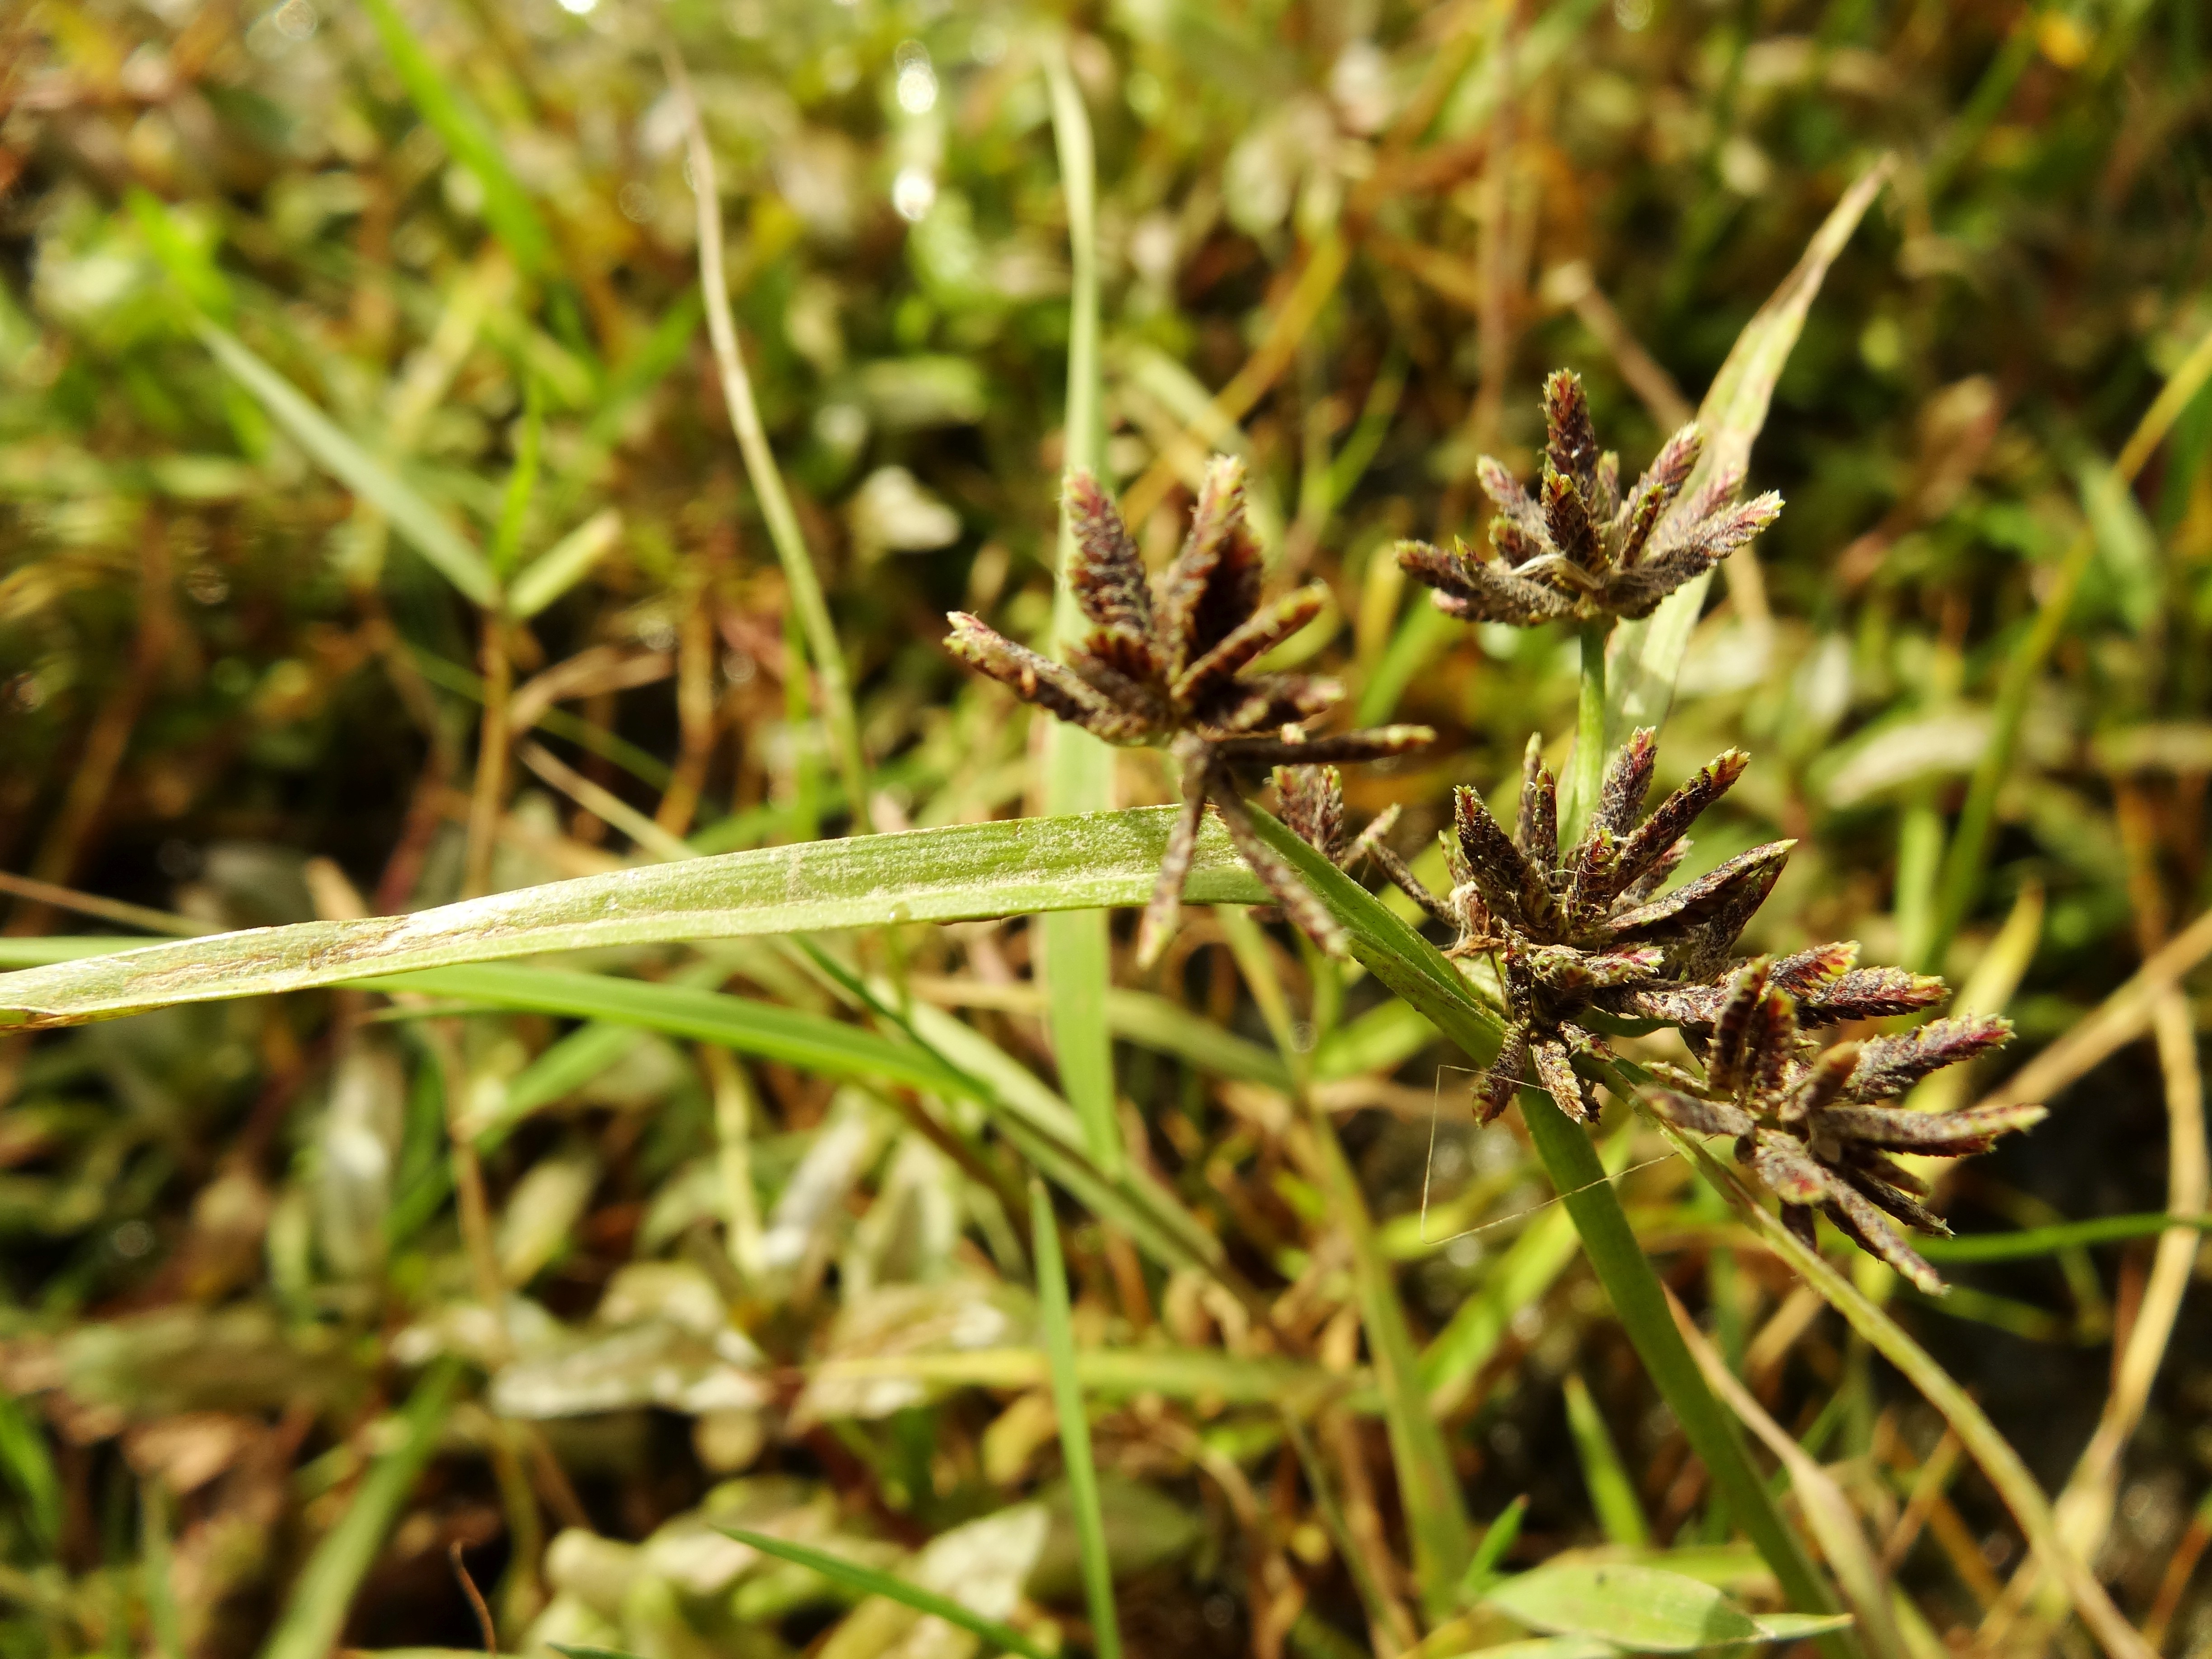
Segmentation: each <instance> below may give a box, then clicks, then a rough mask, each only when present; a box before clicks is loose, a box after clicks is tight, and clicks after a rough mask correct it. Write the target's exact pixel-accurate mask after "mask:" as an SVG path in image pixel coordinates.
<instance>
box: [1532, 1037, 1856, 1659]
mask: <svg viewBox="0 0 2212 1659" xmlns="http://www.w3.org/2000/svg"><path fill="white" fill-rule="evenodd" d="M1608 1081H1611V1079H1608ZM1615 1092H1616V1093H1619V1094H1620V1095H1621V1096H1622V1097H1623V1098H1627V1097H1628V1096H1629V1095H1630V1094H1631V1093H1632V1090H1631V1089H1630V1086H1629V1085H1628V1084H1627V1083H1626V1080H1622V1081H1620V1083H1619V1084H1618V1085H1616V1087H1615ZM1521 1120H1522V1122H1524V1123H1526V1124H1527V1125H1528V1138H1529V1139H1531V1140H1533V1141H1534V1143H1535V1146H1536V1153H1537V1156H1538V1157H1540V1158H1542V1159H1543V1160H1544V1169H1545V1170H1546V1172H1547V1174H1548V1175H1549V1176H1551V1178H1552V1186H1553V1190H1554V1191H1556V1192H1558V1193H1559V1194H1560V1195H1561V1198H1562V1199H1563V1200H1564V1201H1565V1205H1566V1207H1567V1213H1568V1214H1570V1215H1571V1216H1572V1217H1574V1218H1575V1230H1576V1231H1577V1232H1579V1233H1580V1234H1581V1235H1582V1239H1583V1254H1585V1255H1588V1256H1589V1263H1590V1267H1591V1268H1592V1269H1593V1270H1594V1271H1595V1273H1596V1274H1597V1276H1598V1282H1599V1283H1600V1284H1601V1285H1604V1286H1605V1292H1606V1295H1607V1297H1608V1298H1610V1299H1611V1301H1612V1303H1613V1314H1614V1316H1615V1317H1617V1318H1618V1319H1619V1320H1620V1325H1621V1328H1622V1329H1623V1330H1625V1331H1626V1332H1627V1333H1628V1340H1629V1341H1630V1342H1631V1343H1632V1344H1633V1345H1634V1346H1635V1348H1636V1352H1637V1356H1638V1358H1640V1359H1642V1360H1643V1362H1644V1370H1646V1371H1648V1372H1650V1376H1651V1381H1652V1383H1653V1384H1654V1385H1655V1386H1656V1388H1657V1389H1658V1390H1659V1393H1660V1395H1661V1396H1662V1398H1663V1399H1664V1400H1665V1401H1667V1404H1668V1407H1671V1408H1672V1409H1673V1411H1674V1420H1675V1421H1676V1422H1678V1423H1680V1425H1682V1433H1683V1435H1684V1436H1685V1437H1686V1438H1687V1439H1688V1441H1689V1443H1690V1448H1691V1449H1692V1450H1693V1451H1694V1452H1696V1453H1697V1455H1699V1457H1700V1458H1702V1459H1703V1460H1704V1462H1705V1469H1706V1472H1707V1473H1708V1474H1711V1477H1712V1482H1713V1491H1714V1492H1716V1493H1717V1495H1718V1496H1719V1497H1720V1498H1722V1500H1723V1502H1725V1503H1726V1504H1728V1506H1729V1513H1730V1514H1732V1515H1734V1516H1736V1517H1737V1519H1738V1521H1739V1522H1740V1523H1741V1525H1742V1527H1743V1529H1744V1530H1745V1531H1746V1532H1747V1533H1749V1534H1751V1541H1752V1542H1753V1544H1754V1545H1756V1546H1757V1547H1758V1549H1759V1554H1760V1555H1761V1556H1763V1557H1764V1558H1765V1561H1766V1564H1767V1565H1769V1566H1770V1567H1771V1568H1773V1570H1774V1576H1775V1577H1777V1578H1778V1579H1779V1580H1780V1581H1781V1583H1782V1592H1783V1594H1784V1595H1785V1596H1787V1597H1788V1598H1789V1601H1790V1606H1791V1607H1796V1608H1797V1609H1799V1610H1800V1611H1802V1612H1806V1613H1832V1612H1834V1611H1835V1610H1836V1603H1835V1600H1834V1598H1833V1597H1832V1595H1829V1593H1828V1587H1827V1586H1826V1584H1825V1583H1822V1582H1821V1579H1820V1575H1819V1573H1818V1572H1816V1571H1814V1566H1813V1563H1812V1561H1811V1560H1810V1559H1808V1557H1807V1556H1806V1553H1805V1550H1804V1547H1803V1546H1802V1544H1800V1543H1799V1542H1798V1541H1797V1534H1796V1533H1794V1532H1792V1531H1790V1528H1789V1525H1788V1523H1787V1522H1784V1520H1783V1518H1782V1516H1781V1512H1780V1511H1779V1510H1777V1509H1776V1508H1775V1507H1774V1500H1773V1499H1772V1498H1771V1497H1770V1496H1769V1495H1768V1493H1767V1490H1766V1485H1765V1482H1764V1481H1763V1480H1760V1479H1759V1472H1758V1471H1757V1470H1756V1469H1754V1468H1753V1467H1752V1464H1751V1459H1750V1457H1749V1456H1748V1455H1747V1454H1746V1453H1745V1450H1744V1446H1743V1441H1742V1438H1741V1437H1740V1436H1739V1435H1738V1434H1737V1432H1736V1427H1735V1421H1734V1419H1731V1418H1730V1417H1729V1414H1728V1413H1727V1412H1726V1411H1725V1410H1724V1409H1723V1407H1722V1406H1721V1403H1720V1401H1717V1400H1716V1399H1715V1398H1714V1397H1713V1392H1712V1390H1711V1388H1709V1387H1707V1386H1706V1383H1705V1374H1704V1373H1703V1372H1702V1371H1700V1370H1699V1369H1698V1362H1697V1360H1696V1358H1693V1357H1692V1354H1691V1352H1690V1350H1689V1347H1688V1346H1687V1345H1686V1344H1685V1343H1684V1342H1683V1340H1682V1334H1681V1332H1680V1331H1678V1330H1676V1329H1675V1328H1674V1315H1673V1314H1672V1313H1670V1312H1669V1311H1668V1307H1667V1293H1666V1291H1664V1290H1662V1288H1661V1287H1660V1284H1659V1276H1658V1275H1657V1274H1656V1273H1653V1272H1652V1271H1651V1263H1650V1261H1649V1260H1648V1259H1647V1258H1646V1257H1645V1255H1644V1248H1643V1246H1642V1245H1640V1244H1638V1243H1637V1241H1636V1232H1635V1230H1634V1229H1633V1228H1632V1227H1631V1226H1630V1225H1629V1223H1628V1217H1627V1215H1626V1213H1625V1212H1623V1211H1622V1209H1621V1207H1620V1196H1619V1195H1618V1194H1616V1193H1615V1192H1614V1191H1613V1182H1612V1181H1611V1180H1610V1179H1609V1178H1608V1177H1607V1175H1606V1172H1605V1166H1604V1165H1603V1164H1600V1163H1599V1162H1598V1157H1597V1150H1596V1148H1595V1147H1594V1146H1591V1145H1590V1139H1589V1135H1588V1134H1587V1133H1584V1132H1583V1130H1582V1129H1581V1128H1579V1127H1577V1126H1576V1125H1575V1124H1573V1123H1571V1122H1569V1121H1567V1117H1566V1115H1565V1113H1563V1112H1562V1111H1560V1109H1559V1107H1558V1105H1557V1104H1555V1103H1553V1099H1552V1097H1551V1096H1549V1095H1548V1094H1546V1093H1545V1092H1544V1091H1542V1090H1541V1089H1523V1090H1522V1091H1521ZM1820 1645H1821V1648H1822V1650H1824V1651H1825V1652H1826V1653H1828V1654H1830V1655H1832V1656H1833V1655H1838V1654H1842V1653H1846V1652H1853V1651H1856V1650H1857V1644H1856V1643H1853V1642H1851V1641H1850V1639H1849V1638H1848V1636H1847V1635H1846V1634H1844V1633H1838V1634H1836V1635H1832V1636H1826V1637H1823V1638H1820Z"/></svg>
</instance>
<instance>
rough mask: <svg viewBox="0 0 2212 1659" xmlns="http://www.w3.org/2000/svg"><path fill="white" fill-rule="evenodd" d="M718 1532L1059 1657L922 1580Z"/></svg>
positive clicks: (997, 1639)
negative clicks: (916, 1581) (911, 1580)
mask: <svg viewBox="0 0 2212 1659" xmlns="http://www.w3.org/2000/svg"><path fill="white" fill-rule="evenodd" d="M716 1530H717V1531H719V1532H723V1533H726V1534H728V1535H729V1536H731V1537H732V1538H734V1539H736V1540H737V1541H738V1542H739V1543H741V1544H750V1545H751V1546H752V1547H753V1548H755V1549H757V1550H758V1551H759V1552H760V1553H762V1554H763V1555H772V1556H774V1557H775V1558H776V1559H778V1560H780V1561H789V1562H792V1563H793V1564H795V1565H799V1566H802V1567H807V1568H811V1570H813V1571H816V1572H818V1573H820V1574H821V1575H822V1576H823V1577H824V1578H827V1579H829V1581H830V1582H831V1583H836V1584H842V1585H843V1586H844V1587H845V1588H846V1589H850V1590H856V1591H858V1592H859V1593H860V1594H861V1595H881V1596H884V1597H886V1598H887V1599H889V1600H890V1601H897V1602H900V1603H902V1605H904V1606H906V1607H912V1608H914V1609H915V1612H917V1613H929V1614H932V1615H933V1616H934V1617H936V1618H939V1619H942V1620H945V1623H946V1624H948V1625H957V1626H959V1627H960V1628H961V1629H962V1630H964V1631H966V1632H969V1634H970V1635H972V1636H975V1637H978V1638H981V1640H982V1641H983V1642H984V1643H985V1644H987V1647H988V1648H989V1649H990V1650H993V1651H995V1652H1000V1653H1018V1654H1020V1655H1021V1656H1022V1659H1054V1656H1053V1653H1052V1650H1050V1649H1048V1648H1045V1647H1042V1646H1040V1645H1039V1644H1036V1643H1035V1642H1032V1641H1031V1640H1030V1638H1028V1637H1026V1636H1024V1635H1023V1634H1022V1633H1021V1632H1019V1631H1018V1630H1015V1629H1014V1628H1012V1626H1007V1625H1002V1624H1000V1623H999V1622H998V1620H995V1619H986V1618H983V1617H982V1616H981V1614H978V1613H971V1612H969V1610H968V1609H967V1608H966V1607H962V1606H961V1605H960V1603H958V1602H957V1601H954V1600H952V1598H951V1597H950V1596H947V1595H938V1594H937V1592H936V1591H934V1590H927V1589H922V1588H921V1585H919V1584H910V1583H907V1581H906V1580H905V1579H903V1578H898V1577H893V1576H892V1575H891V1574H890V1573H888V1572H882V1571H878V1570H877V1569H875V1568H873V1567H863V1566H857V1565H854V1563H852V1562H850V1561H847V1560H845V1559H842V1558H841V1557H838V1556H835V1555H830V1554H828V1553H825V1552H823V1551H821V1550H817V1549H810V1548H809V1547H807V1546H805V1545H804V1544H793V1543H789V1542H787V1541H785V1540H783V1539H781V1538H771V1537H769V1535H768V1534H766V1533H759V1532H746V1531H744V1530H743V1529H742V1528H737V1527H720V1528H716Z"/></svg>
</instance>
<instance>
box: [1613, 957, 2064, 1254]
mask: <svg viewBox="0 0 2212 1659" xmlns="http://www.w3.org/2000/svg"><path fill="white" fill-rule="evenodd" d="M1856 955H1857V947H1856V946H1842V945H1831V946H1826V947H1823V949H1822V950H1821V951H1820V952H1817V953H1816V952H1800V953H1799V954H1798V955H1797V956H1795V957H1784V958H1783V959H1782V960H1781V961H1780V962H1775V961H1772V960H1771V959H1769V958H1765V957H1761V958H1760V959H1759V960H1758V961H1755V962H1750V963H1745V964H1743V965H1742V966H1741V967H1739V968H1737V969H1735V971H1734V972H1732V973H1731V974H1730V975H1729V977H1728V979H1727V981H1726V982H1725V983H1724V984H1722V985H1718V986H1714V987H1708V988H1710V989H1711V990H1713V991H1714V992H1715V993H1717V994H1716V996H1715V997H1714V999H1713V1000H1712V1001H1711V1004H1710V1005H1709V1007H1708V1013H1709V1018H1708V1019H1707V1021H1706V1023H1705V1030H1704V1033H1703V1034H1702V1035H1701V1036H1699V1039H1698V1041H1699V1046H1701V1047H1702V1048H1703V1051H1704V1056H1705V1073H1704V1075H1703V1077H1701V1078H1699V1077H1692V1076H1690V1075H1688V1074H1687V1073H1680V1072H1676V1071H1674V1069H1673V1068H1671V1067H1668V1068H1664V1069H1665V1075H1666V1078H1667V1082H1668V1085H1670V1086H1668V1087H1664V1088H1657V1089H1653V1090H1650V1091H1647V1093H1646V1095H1645V1102H1646V1103H1647V1104H1648V1105H1649V1106H1650V1108H1651V1109H1653V1110H1654V1111H1656V1112H1657V1113H1658V1114H1659V1115H1660V1116H1662V1117H1663V1118H1665V1119H1667V1120H1668V1121H1669V1122H1671V1123H1673V1124H1674V1126H1675V1127H1678V1128H1680V1129H1685V1130H1687V1131H1689V1132H1690V1133H1693V1134H1706V1135H1714V1134H1725V1135H1732V1136H1734V1137H1735V1141H1736V1157H1737V1158H1738V1159H1739V1161H1741V1162H1742V1163H1744V1164H1748V1165H1749V1166H1750V1169H1751V1170H1752V1173H1753V1175H1755V1176H1758V1178H1759V1182H1761V1184H1762V1185H1764V1186H1765V1188H1767V1189H1768V1190H1769V1191H1770V1192H1771V1193H1773V1194H1775V1195H1776V1196H1777V1197H1778V1198H1779V1199H1781V1200H1782V1202H1783V1205H1784V1219H1785V1220H1787V1221H1789V1222H1790V1224H1791V1225H1792V1228H1793V1231H1796V1232H1797V1233H1798V1235H1799V1237H1808V1235H1809V1233H1810V1229H1811V1215H1812V1212H1813V1211H1814V1210H1816V1209H1817V1210H1819V1211H1820V1212H1821V1213H1823V1214H1825V1215H1826V1216H1827V1218H1829V1219H1830V1220H1831V1221H1832V1222H1833V1223H1835V1225H1836V1227H1837V1229H1838V1231H1840V1232H1842V1233H1843V1234H1844V1237H1847V1238H1850V1240H1852V1241H1853V1242H1854V1243H1857V1245H1858V1246H1859V1247H1860V1248H1861V1249H1864V1250H1866V1251H1868V1252H1869V1254H1871V1255H1876V1256H1879V1257H1880V1258H1881V1260H1882V1261H1886V1262H1887V1263H1888V1264H1889V1265H1890V1266H1891V1267H1894V1268H1895V1269H1896V1270H1897V1271H1898V1272H1899V1273H1902V1274H1904V1275H1905V1277H1906V1278H1907V1279H1911V1281H1912V1283H1914V1284H1915V1285H1918V1286H1919V1287H1920V1288H1921V1289H1922V1290H1923V1291H1928V1292H1929V1294H1930V1295H1937V1294H1941V1293H1942V1290H1943V1281H1942V1279H1941V1278H1939V1277H1938V1276H1937V1274H1936V1270H1935V1269H1934V1268H1933V1267H1929V1265H1928V1263H1927V1261H1925V1260H1924V1259H1923V1257H1922V1256H1921V1255H1920V1254H1919V1252H1917V1250H1915V1249H1913V1248H1912V1247H1911V1245H1910V1244H1909V1243H1906V1242H1905V1236H1904V1235H1903V1234H1902V1233H1900V1232H1899V1231H1898V1229H1897V1226H1896V1225H1895V1224H1896V1223H1899V1222H1903V1223H1904V1224H1905V1225H1907V1226H1910V1227H1915V1228H1917V1229H1919V1230H1920V1231H1923V1232H1938V1233H1940V1232H1944V1231H1948V1229H1947V1228H1946V1227H1945V1226H1944V1225H1943V1223H1942V1218H1940V1217H1938V1216H1936V1214H1935V1213H1933V1212H1931V1211H1929V1209H1928V1208H1927V1207H1926V1206H1924V1205H1923V1204H1922V1203H1921V1202H1920V1201H1919V1199H1918V1197H1917V1196H1916V1194H1921V1193H1923V1192H1924V1191H1925V1190H1926V1188H1925V1187H1924V1186H1923V1183H1922V1182H1920V1181H1919V1180H1918V1178H1917V1176H1914V1175H1913V1174H1912V1173H1911V1171H1910V1170H1907V1169H1906V1168H1905V1166H1904V1165H1903V1164H1899V1163H1897V1162H1896V1161H1895V1160H1894V1159H1893V1158H1892V1157H1891V1156H1890V1154H1891V1153H1892V1152H1910V1153H1913V1154H1916V1155H1917V1156H1921V1157H1928V1158H1964V1157H1967V1156H1970V1155H1972V1154H1973V1153H1976V1152H1986V1151H1988V1150H1989V1148H1990V1146H1992V1145H1993V1144H1994V1143H1995V1142H1996V1139H1997V1138H1998V1137H1999V1136H2001V1135H2007V1134H2011V1133H2016V1132H2017V1131H2019V1130H2021V1129H2025V1128H2027V1127H2030V1126H2031V1125H2033V1124H2035V1123H2037V1122H2039V1121H2041V1120H2042V1118H2043V1115H2044V1110H2043V1108H2042V1107H2040V1106H2025V1105H2008V1106H1987V1107H1983V1106H1977V1107H1969V1108H1967V1109H1964V1110H1960V1111H1950V1112H1916V1111H1910V1110H1906V1109H1901V1108H1899V1107H1896V1106H1891V1105H1887V1104H1884V1103H1885V1102H1887V1101H1892V1100H1894V1099H1896V1098H1897V1097H1899V1096H1900V1095H1902V1094H1903V1093H1904V1092H1905V1091H1906V1090H1907V1089H1909V1088H1911V1086H1912V1085H1913V1084H1915V1083H1917V1082H1918V1081H1919V1080H1920V1079H1923V1078H1924V1077H1926V1076H1928V1075H1929V1073H1933V1072H1936V1071H1939V1070H1941V1069H1942V1067H1944V1066H1950V1065H1954V1064H1956V1063H1957V1062H1959V1061H1960V1060H1969V1059H1972V1057H1973V1056H1975V1055H1977V1054H1986V1053H1987V1052H1989V1050H1990V1049H1991V1048H1996V1046H1997V1045H1998V1044H1999V1043H2002V1042H2004V1040H2005V1039H2006V1037H2007V1036H2008V1035H2009V1033H2010V1031H2011V1026H2010V1025H2009V1024H2008V1022H2006V1021H2004V1020H2002V1019H1995V1018H1988V1017H1984V1016H1966V1017H1962V1018H1955V1019H1939V1020H1935V1021H1932V1022H1931V1023H1929V1024H1927V1025H1923V1026H1922V1027H1920V1028H1919V1029H1918V1030H1915V1031H1911V1032H1908V1033H1906V1034H1905V1035H1904V1036H1893V1037H1875V1038H1871V1039H1869V1040H1868V1041H1866V1042H1838V1043H1837V1044H1835V1045H1834V1046H1832V1048H1826V1049H1822V1048H1820V1047H1819V1046H1818V1045H1817V1044H1816V1043H1815V1042H1814V1041H1813V1040H1812V1039H1810V1038H1808V1037H1807V1036H1805V1035H1804V1031H1803V1029H1802V1024H1801V1022H1800V1019H1799V1017H1798V1012H1799V1006H1798V1003H1797V1000H1796V998H1795V997H1794V996H1792V995H1791V994H1790V989H1789V988H1788V987H1790V984H1792V983H1796V984H1806V983H1808V982H1810V983H1812V984H1814V985H1816V986H1822V987H1832V986H1833V985H1834V984H1836V983H1838V982H1839V981H1842V980H1844V979H1848V978H1849V977H1850V974H1851V972H1852V971H1854V970H1852V969H1850V968H1849V967H1848V965H1847V964H1848V963H1850V961H1851V960H1852V959H1853V957H1855V956H1856ZM1838 964H1846V965H1840V966H1839V965H1838Z"/></svg>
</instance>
